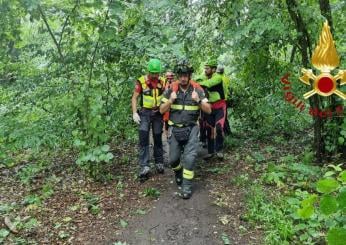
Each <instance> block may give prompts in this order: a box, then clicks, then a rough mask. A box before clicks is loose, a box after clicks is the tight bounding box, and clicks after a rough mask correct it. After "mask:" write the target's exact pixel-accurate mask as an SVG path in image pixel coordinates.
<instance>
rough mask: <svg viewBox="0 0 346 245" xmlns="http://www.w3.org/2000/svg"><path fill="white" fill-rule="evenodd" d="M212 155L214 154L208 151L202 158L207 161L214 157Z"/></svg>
mask: <svg viewBox="0 0 346 245" xmlns="http://www.w3.org/2000/svg"><path fill="white" fill-rule="evenodd" d="M214 156H215V153H208V154H207V155H205V156H204V157H203V159H204V160H206V161H207V160H210V159H212V158H214Z"/></svg>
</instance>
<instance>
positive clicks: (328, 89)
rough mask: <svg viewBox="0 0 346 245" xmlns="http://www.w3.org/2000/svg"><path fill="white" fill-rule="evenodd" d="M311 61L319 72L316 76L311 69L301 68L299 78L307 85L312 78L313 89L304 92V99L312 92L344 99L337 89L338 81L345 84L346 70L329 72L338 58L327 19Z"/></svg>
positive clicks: (337, 61)
mask: <svg viewBox="0 0 346 245" xmlns="http://www.w3.org/2000/svg"><path fill="white" fill-rule="evenodd" d="M311 63H312V65H313V66H314V67H315V68H316V69H318V70H319V71H320V74H319V75H318V76H316V75H315V74H314V73H313V72H312V70H311V69H309V70H308V69H304V68H303V69H302V73H303V76H302V77H300V78H299V80H300V81H302V82H303V83H305V84H307V85H311V84H310V80H313V90H311V91H309V92H307V93H305V94H304V99H308V98H309V97H310V96H312V95H314V94H319V95H321V96H330V95H332V94H336V95H338V96H339V97H341V98H342V99H344V100H346V94H344V93H343V92H341V91H340V90H338V89H337V84H338V81H339V83H340V85H344V84H346V70H339V73H338V74H337V75H336V76H333V75H332V74H331V73H330V72H331V71H332V70H334V69H335V68H336V67H337V66H339V63H340V59H339V55H338V53H337V51H336V48H335V44H334V40H333V36H332V33H331V32H330V27H329V25H328V22H327V21H326V22H325V23H324V25H323V28H322V33H321V35H320V41H319V44H318V45H317V46H316V48H315V50H314V53H313V54H312V57H311Z"/></svg>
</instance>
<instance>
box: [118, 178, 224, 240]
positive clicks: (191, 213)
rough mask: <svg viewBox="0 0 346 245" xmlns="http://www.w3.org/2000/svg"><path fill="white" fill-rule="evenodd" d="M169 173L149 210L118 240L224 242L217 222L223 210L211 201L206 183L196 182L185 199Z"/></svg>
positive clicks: (133, 222) (134, 221) (132, 223)
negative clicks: (188, 196) (164, 186)
mask: <svg viewBox="0 0 346 245" xmlns="http://www.w3.org/2000/svg"><path fill="white" fill-rule="evenodd" d="M166 176H167V177H166V178H165V181H166V182H167V188H166V189H165V190H164V191H163V195H162V196H161V197H160V199H159V200H158V201H157V202H156V204H155V206H154V207H153V208H152V209H151V211H150V213H149V214H148V215H146V216H144V217H143V218H142V219H135V220H133V221H132V222H130V223H131V225H130V226H129V227H128V228H127V229H126V230H125V231H123V233H122V234H121V235H120V237H119V239H118V240H119V241H122V242H127V243H128V244H136V245H137V244H138V245H139V244H143V245H146V244H148V245H149V244H150V245H153V244H191V245H192V244H196V245H197V244H198V245H201V244H206V245H207V244H223V243H222V241H221V239H220V233H221V229H222V227H221V226H220V225H219V224H218V221H217V216H218V214H220V212H221V211H220V209H219V208H218V207H217V206H216V205H213V204H212V202H211V199H210V197H209V191H208V186H206V183H205V182H203V181H197V182H196V183H195V185H194V194H193V196H192V198H191V199H190V200H183V199H181V198H180V197H179V196H178V195H177V191H178V189H177V187H176V185H175V183H172V181H171V180H172V179H173V175H172V174H171V173H170V174H169V175H168V174H166Z"/></svg>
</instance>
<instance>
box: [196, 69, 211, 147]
mask: <svg viewBox="0 0 346 245" xmlns="http://www.w3.org/2000/svg"><path fill="white" fill-rule="evenodd" d="M205 79H206V77H205V76H204V75H203V76H199V77H197V78H196V82H197V83H200V82H202V81H204V80H205ZM204 92H205V94H206V97H208V94H207V93H206V91H205V90H204ZM204 114H205V113H204V112H203V111H201V113H200V115H199V119H198V124H199V141H200V144H201V146H202V147H203V148H207V125H206V117H205V115H204Z"/></svg>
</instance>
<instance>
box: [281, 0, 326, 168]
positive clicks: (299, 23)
mask: <svg viewBox="0 0 346 245" xmlns="http://www.w3.org/2000/svg"><path fill="white" fill-rule="evenodd" d="M286 4H287V9H288V12H289V14H290V16H291V18H292V20H293V22H294V24H295V26H296V30H297V32H298V45H299V50H300V53H301V55H302V63H303V64H302V65H303V67H305V68H308V67H309V66H310V62H309V57H311V54H312V53H311V42H310V37H309V33H308V30H307V28H306V25H305V23H304V21H303V18H302V16H301V14H300V12H299V9H298V4H297V2H296V0H286ZM309 103H310V107H311V108H317V109H318V110H320V101H319V98H318V95H314V96H313V97H312V98H310V99H309ZM313 126H314V150H315V153H316V160H317V161H318V162H319V163H321V162H322V155H323V139H322V126H323V125H322V120H321V118H319V117H314V125H313Z"/></svg>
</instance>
